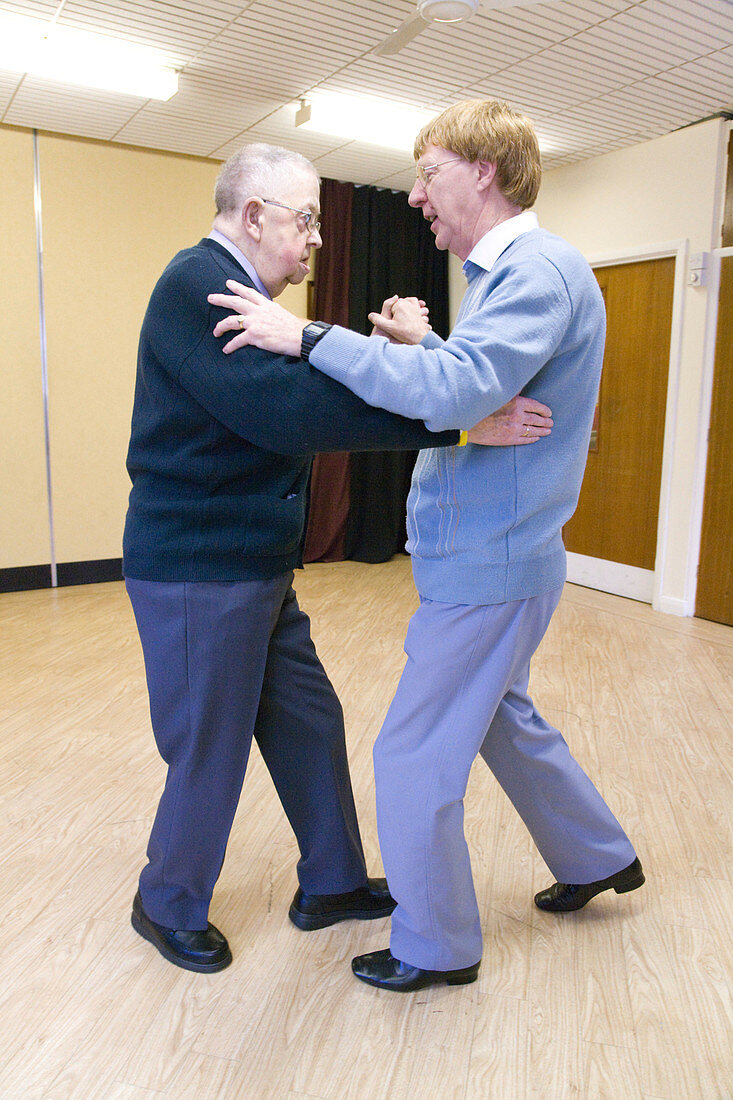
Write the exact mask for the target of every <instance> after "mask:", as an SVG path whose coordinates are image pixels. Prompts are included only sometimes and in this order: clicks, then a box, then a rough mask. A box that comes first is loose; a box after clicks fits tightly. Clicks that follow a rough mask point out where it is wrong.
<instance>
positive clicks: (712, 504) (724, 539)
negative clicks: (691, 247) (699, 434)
mask: <svg viewBox="0 0 733 1100" xmlns="http://www.w3.org/2000/svg"><path fill="white" fill-rule="evenodd" d="M731 424H733V256H725V257H724V258H723V260H722V266H721V270H720V308H719V311H718V337H717V341H716V345H715V377H714V381H713V399H712V410H711V414H710V433H709V435H708V468H707V477H706V481H705V504H704V507H703V519H702V541H701V544H700V565H699V568H698V573H697V603H696V607H695V614H696V615H699V616H700V617H701V618H703V619H713V620H714V621H715V622H718V623H727V624H728V625H729V626H733V434H731Z"/></svg>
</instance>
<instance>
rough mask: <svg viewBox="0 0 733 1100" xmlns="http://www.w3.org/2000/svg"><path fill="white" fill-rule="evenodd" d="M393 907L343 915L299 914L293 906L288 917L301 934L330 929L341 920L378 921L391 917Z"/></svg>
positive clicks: (361, 910) (350, 912)
mask: <svg viewBox="0 0 733 1100" xmlns="http://www.w3.org/2000/svg"><path fill="white" fill-rule="evenodd" d="M394 908H395V905H389V906H385V908H384V909H377V910H375V911H373V912H372V911H369V912H367V911H365V910H364V909H349V910H347V911H346V912H344V913H301V911H300V910H299V909H296V908H295V906H294V905H291V906H290V909H289V911H288V916H289V917H290V920H291V921H292V922H293V924H294V925H295V927H296V928H299V929H300V930H301V932H315V931H316V929H318V928H330V927H331V925H332V924H338V923H339V922H340V921H343V920H379V919H380V918H381V917H389V916H391V914H392V912H393V910H394Z"/></svg>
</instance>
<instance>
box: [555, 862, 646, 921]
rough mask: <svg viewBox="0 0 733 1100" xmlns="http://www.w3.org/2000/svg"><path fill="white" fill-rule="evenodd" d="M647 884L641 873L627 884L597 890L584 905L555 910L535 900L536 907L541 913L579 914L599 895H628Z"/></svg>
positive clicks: (562, 907) (620, 883)
mask: <svg viewBox="0 0 733 1100" xmlns="http://www.w3.org/2000/svg"><path fill="white" fill-rule="evenodd" d="M645 882H646V876H645V874H644V872H643V871H640V872H639V873H638V874H637V875H635V876H634V877H633V878H632V879H629V880H628V881H626V882H619V883H617V884H616V885H615V886H603V887H601V889H600V890H596V892H595V893H594V894H591V896H590V897H589V898H586V899H585V901H584V902H583V904H582V905H573V906H572V907H570V906H567V905H565V906H558V907H557V909H555V908H554V907H553V906H550V905H548V906H545V905H539V904H538V903H537V899H536V898H535V905H536V906H537V908H538V909H539V910H540V912H541V913H579V912H580V910H581V909H585V907H586V905H587V904H588V902H590V901H593V898H597V897H598V895H599V894H605V893H606V891H607V890H613V891H615V893H617V894H628V893H630V891H631V890H638V889H639V887H640V886H643V885H644V883H645Z"/></svg>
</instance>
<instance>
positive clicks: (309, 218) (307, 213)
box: [262, 199, 321, 233]
mask: <svg viewBox="0 0 733 1100" xmlns="http://www.w3.org/2000/svg"><path fill="white" fill-rule="evenodd" d="M262 201H263V202H265V203H267V205H268V206H280V207H282V209H283V210H292V211H293V213H294V214H300V217H301V218H302V219H303V226H302V228H303V229H304V230H307V231H308V232H309V233H319V232H320V230H321V223H320V222H319V221H314V220H313V219H314V218H315V217H316V215H315V214H314V213H313V211H312V210H298V208H297V206H288V205H287V204H286V203H284V202H275V200H274V199H263V200H262Z"/></svg>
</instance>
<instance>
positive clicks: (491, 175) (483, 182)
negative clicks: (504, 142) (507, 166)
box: [477, 160, 496, 191]
mask: <svg viewBox="0 0 733 1100" xmlns="http://www.w3.org/2000/svg"><path fill="white" fill-rule="evenodd" d="M477 163H478V186H479V190H480V191H486V190H487V188H489V187H490V186H491V184H492V183H493V182H494V180H495V179H496V163H495V162H494V161H491V160H479V161H478V162H477Z"/></svg>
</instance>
